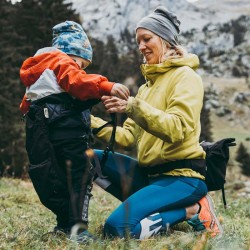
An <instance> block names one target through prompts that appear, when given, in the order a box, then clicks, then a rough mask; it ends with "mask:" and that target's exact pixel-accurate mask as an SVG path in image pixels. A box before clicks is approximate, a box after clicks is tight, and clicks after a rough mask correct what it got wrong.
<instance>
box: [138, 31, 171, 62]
mask: <svg viewBox="0 0 250 250" xmlns="http://www.w3.org/2000/svg"><path fill="white" fill-rule="evenodd" d="M136 40H137V44H138V46H139V50H140V52H141V53H142V54H143V56H144V57H145V59H146V62H147V64H157V63H160V61H161V58H162V56H163V54H165V52H166V49H164V51H163V49H162V42H161V39H160V37H159V36H157V35H156V34H154V33H153V32H151V31H149V30H147V29H143V28H138V29H137V31H136Z"/></svg>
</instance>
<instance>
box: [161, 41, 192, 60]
mask: <svg viewBox="0 0 250 250" xmlns="http://www.w3.org/2000/svg"><path fill="white" fill-rule="evenodd" d="M160 40H161V44H162V53H161V55H160V58H159V63H162V62H164V61H166V60H167V59H175V58H180V57H184V56H185V55H186V54H187V50H186V49H185V48H184V47H183V46H181V45H175V46H172V45H170V43H169V42H167V41H166V40H164V39H162V38H161V37H160ZM165 49H167V52H165Z"/></svg>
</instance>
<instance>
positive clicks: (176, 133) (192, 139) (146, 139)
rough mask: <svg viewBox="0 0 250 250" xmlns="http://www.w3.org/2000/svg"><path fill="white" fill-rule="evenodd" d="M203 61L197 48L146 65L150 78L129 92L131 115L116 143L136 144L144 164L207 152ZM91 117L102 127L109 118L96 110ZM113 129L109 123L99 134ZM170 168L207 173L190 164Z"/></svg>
mask: <svg viewBox="0 0 250 250" xmlns="http://www.w3.org/2000/svg"><path fill="white" fill-rule="evenodd" d="M198 66H199V59H198V57H197V56H196V55H194V54H188V55H187V56H185V57H183V58H177V59H169V60H167V61H165V62H163V63H161V64H153V65H152V64H151V65H149V64H143V65H142V66H141V70H142V74H143V75H144V76H145V78H146V79H147V82H146V84H144V85H142V86H141V87H140V88H139V91H138V94H137V95H136V97H129V100H128V105H127V109H126V113H127V115H128V119H127V120H126V121H125V122H124V125H123V127H118V128H117V132H116V143H117V144H119V145H120V146H122V147H124V148H125V149H129V148H130V147H131V146H133V145H135V144H136V147H137V158H138V161H139V164H140V165H141V166H142V167H143V166H145V167H146V166H154V165H157V164H162V163H164V162H168V161H175V160H181V159H204V158H205V152H204V151H203V149H202V147H201V146H200V144H199V136H200V130H201V127H200V112H201V108H202V104H203V95H204V89H203V84H202V80H201V78H200V76H199V75H197V74H196V73H195V71H194V70H195V69H196V68H198ZM91 123H92V127H93V128H97V127H100V126H101V125H103V124H104V123H105V121H103V120H102V119H100V118H97V117H93V116H92V118H91ZM110 132H111V128H104V129H103V130H101V131H100V132H99V133H98V135H97V136H98V138H100V139H102V140H104V141H108V140H109V138H110ZM183 173H185V174H183ZM169 174H173V175H179V174H180V175H186V176H194V177H201V176H200V175H199V174H198V173H194V171H192V170H187V169H186V170H185V169H184V170H174V171H171V173H169Z"/></svg>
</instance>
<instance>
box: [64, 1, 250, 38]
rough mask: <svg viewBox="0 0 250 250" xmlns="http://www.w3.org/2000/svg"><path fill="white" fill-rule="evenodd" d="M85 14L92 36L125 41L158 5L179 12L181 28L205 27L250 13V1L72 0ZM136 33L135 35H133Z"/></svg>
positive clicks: (85, 20) (83, 16)
mask: <svg viewBox="0 0 250 250" xmlns="http://www.w3.org/2000/svg"><path fill="white" fill-rule="evenodd" d="M69 2H73V6H74V8H75V9H76V10H77V11H78V12H79V13H80V15H81V17H82V22H83V27H84V28H85V29H86V30H88V32H89V33H90V34H91V36H92V37H94V38H98V39H104V40H105V39H106V37H107V36H108V35H112V36H114V38H115V39H116V40H117V41H120V40H121V37H122V35H123V34H124V32H125V31H126V30H128V31H129V32H130V33H131V34H133V32H134V29H135V25H136V23H137V22H138V21H139V20H140V19H141V18H142V17H143V16H145V15H147V14H148V13H149V12H151V11H153V10H154V9H155V8H156V7H157V6H159V5H163V6H165V7H167V8H168V9H169V10H171V11H173V12H175V13H176V14H177V15H178V16H179V18H180V20H181V21H182V24H181V30H183V31H187V30H190V29H192V28H198V29H202V27H203V26H204V25H206V24H208V23H217V22H220V23H224V22H227V21H228V20H231V19H234V18H237V17H238V16H240V15H242V14H246V15H247V14H250V2H249V0H220V1H218V0H209V1H207V0H199V1H197V2H195V3H193V4H191V3H190V2H188V1H187V0H178V1H176V0H112V1H110V0H69ZM133 35H134V34H133Z"/></svg>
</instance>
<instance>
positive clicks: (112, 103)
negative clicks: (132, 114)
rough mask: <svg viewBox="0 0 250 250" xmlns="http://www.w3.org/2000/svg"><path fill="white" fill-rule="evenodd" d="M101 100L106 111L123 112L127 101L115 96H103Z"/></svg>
mask: <svg viewBox="0 0 250 250" xmlns="http://www.w3.org/2000/svg"><path fill="white" fill-rule="evenodd" d="M102 102H103V104H104V106H105V108H106V110H107V112H108V113H124V112H125V110H126V108H127V104H128V101H127V100H123V99H120V98H118V97H115V96H103V97H102Z"/></svg>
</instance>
